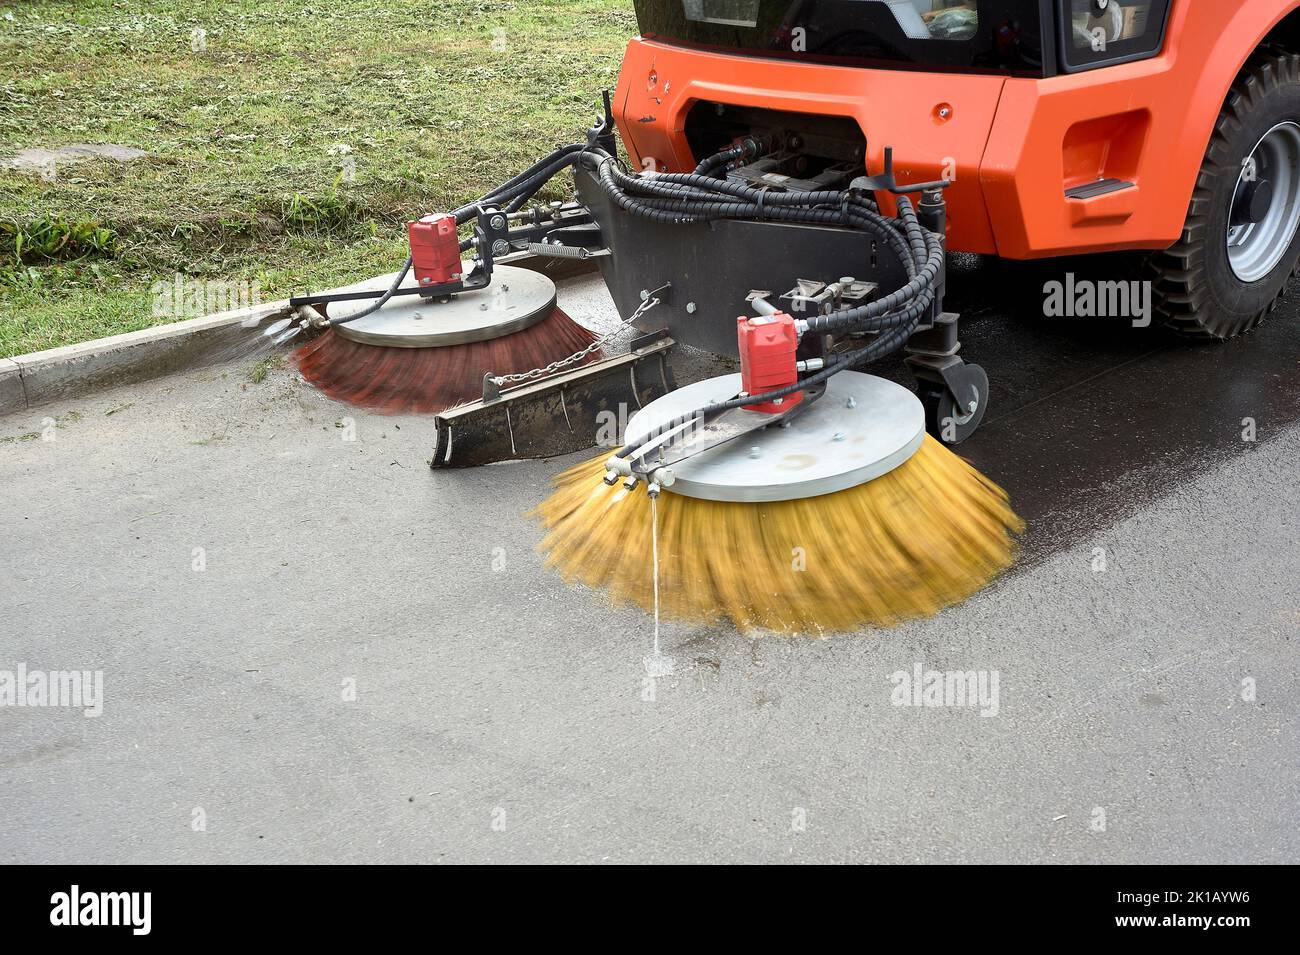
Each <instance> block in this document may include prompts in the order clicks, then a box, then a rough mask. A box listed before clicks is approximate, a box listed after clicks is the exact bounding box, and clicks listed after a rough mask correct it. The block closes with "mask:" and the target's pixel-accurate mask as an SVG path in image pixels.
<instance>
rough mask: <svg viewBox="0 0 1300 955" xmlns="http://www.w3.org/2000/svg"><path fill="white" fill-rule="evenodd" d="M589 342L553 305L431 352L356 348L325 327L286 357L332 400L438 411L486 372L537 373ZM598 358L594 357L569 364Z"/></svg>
mask: <svg viewBox="0 0 1300 955" xmlns="http://www.w3.org/2000/svg"><path fill="white" fill-rule="evenodd" d="M595 339H596V336H595V335H593V334H592V333H591V332H590V331H588V330H587V329H585V328H583V327H582V326H581V325H579V324H578V323H577V322H575V321H574V320H573V319H571V318H570V317H569V316H568V315H566V314H565V313H564V311H563V310H562V309H559V308H556V309H553V310H552V311H551V314H550V315H548V316H547V317H546V318H545V319H543V320H542V321H540V322H538V323H537V324H536V325H533V326H531V327H529V328H525V329H523V330H522V331H518V332H515V333H514V334H512V335H506V336H503V337H501V338H496V339H492V340H491V341H484V342H472V343H469V344H462V345H445V346H438V347H430V348H393V347H385V346H380V345H363V344H361V343H359V342H354V341H349V340H348V339H346V338H344V337H342V336H341V335H339V334H338V333H337V332H335V331H334V330H333V329H330V330H328V331H326V332H325V333H324V334H322V335H321V336H320V337H318V338H316V339H314V340H313V341H311V342H308V343H307V344H306V345H303V346H302V347H301V348H299V349H298V350H297V351H296V352H294V355H293V360H294V362H295V364H297V366H298V370H299V371H300V372H301V373H302V376H303V378H305V379H306V380H307V381H308V382H310V383H311V384H312V385H314V386H315V387H316V388H319V389H320V390H321V391H322V392H324V393H325V394H326V395H328V396H329V397H331V398H333V399H334V400H335V401H342V402H345V403H347V404H350V405H356V406H357V407H361V408H367V409H370V410H372V411H376V412H379V413H380V414H411V413H415V414H437V413H438V412H441V411H445V410H446V409H448V408H451V407H454V406H455V405H458V404H463V403H465V402H467V401H473V400H475V399H477V398H480V397H482V395H483V376H484V375H486V374H489V373H490V374H493V375H512V374H518V373H520V372H525V371H531V370H532V369H534V368H542V367H544V366H546V365H549V364H550V363H551V362H553V361H557V360H559V359H561V358H566V357H568V356H569V355H572V354H574V353H575V352H579V351H581V350H582V349H584V348H586V347H587V346H588V345H590V344H591V343H592V342H593V341H595ZM600 357H601V356H600V353H599V352H594V353H592V354H591V355H588V356H586V357H585V358H584V359H582V360H581V361H579V362H575V363H574V365H573V367H575V368H576V367H578V366H579V365H583V364H587V363H588V362H591V361H595V360H596V359H598V358H600Z"/></svg>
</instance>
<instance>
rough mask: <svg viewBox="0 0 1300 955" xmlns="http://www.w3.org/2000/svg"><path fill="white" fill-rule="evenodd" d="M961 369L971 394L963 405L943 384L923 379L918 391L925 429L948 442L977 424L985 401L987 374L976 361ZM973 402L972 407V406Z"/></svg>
mask: <svg viewBox="0 0 1300 955" xmlns="http://www.w3.org/2000/svg"><path fill="white" fill-rule="evenodd" d="M962 371H963V372H964V373H965V374H966V375H967V376H968V378H969V386H970V390H971V392H972V393H973V397H971V398H969V399H968V400H967V404H966V406H965V407H964V408H963V407H958V405H957V402H956V400H954V398H953V396H952V392H950V391H949V390H948V389H947V388H942V387H940V386H938V385H934V384H931V383H929V382H925V383H924V384H922V386H921V388H920V390H919V391H918V393H917V394H918V396H919V397H920V399H921V404H923V405H924V406H925V430H927V431H929V432H930V433H931V434H932V435H934V436H935V437H936V438H938V439H939V440H940V441H942V442H943V443H944V444H946V445H949V446H952V445H958V444H961V443H962V442H963V441H965V440H966V439H967V438H969V437H970V436H971V435H972V434H974V433H975V429H976V428H978V427H979V426H980V422H981V421H983V420H984V412H985V410H986V409H987V408H988V405H989V376H988V373H987V372H985V371H984V369H983V368H981V367H980V366H979V365H971V364H967V365H965V366H964V367H963V368H962ZM972 405H973V407H972Z"/></svg>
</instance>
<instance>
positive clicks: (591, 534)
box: [534, 312, 1023, 635]
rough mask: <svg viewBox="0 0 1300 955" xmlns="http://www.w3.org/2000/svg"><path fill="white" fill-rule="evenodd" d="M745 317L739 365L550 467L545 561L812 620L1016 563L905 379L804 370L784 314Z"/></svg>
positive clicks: (968, 582)
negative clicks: (620, 442)
mask: <svg viewBox="0 0 1300 955" xmlns="http://www.w3.org/2000/svg"><path fill="white" fill-rule="evenodd" d="M739 326H740V357H741V374H739V375H728V376H724V377H721V378H714V379H709V380H707V381H703V382H697V383H696V384H693V385H689V386H687V387H685V388H681V389H679V390H677V391H675V392H671V393H669V394H668V395H666V396H664V397H663V398H660V399H658V400H657V401H655V402H653V403H651V404H650V405H648V406H647V407H646V408H644V409H642V410H641V411H640V412H638V413H637V415H636V416H634V417H633V418H632V420H631V421H630V422H629V423H628V427H627V438H626V440H627V444H626V447H625V448H624V449H623V450H622V451H620V452H619V453H618V454H616V455H614V456H613V457H608V458H603V459H602V458H597V459H594V460H592V461H589V462H586V463H584V464H581V465H578V466H577V467H575V468H572V469H570V470H568V471H566V472H564V473H563V474H561V475H560V476H559V477H558V478H557V479H556V491H555V493H554V494H553V495H552V496H551V497H550V498H549V499H548V500H546V501H545V502H544V503H543V504H542V505H541V506H540V507H538V508H537V510H536V511H535V512H534V516H536V517H537V518H538V519H539V520H540V521H541V523H542V525H543V526H544V527H545V528H546V530H547V533H546V535H545V537H544V538H543V540H542V542H541V549H542V550H543V551H544V552H545V553H546V554H547V555H548V556H547V563H548V565H550V566H551V567H553V568H555V569H557V570H559V572H560V573H561V574H562V575H563V576H564V577H565V579H566V580H568V581H570V582H572V583H576V582H581V583H585V584H587V585H589V586H592V587H598V588H603V589H605V590H607V591H608V592H609V594H610V596H611V597H612V598H613V600H614V601H615V602H616V603H622V602H628V601H631V602H633V603H635V604H638V605H639V606H641V607H643V608H645V609H646V610H651V609H654V608H656V607H657V608H658V609H659V611H660V612H662V613H663V614H664V615H666V616H668V617H675V618H679V619H682V620H685V621H688V622H692V623H700V624H709V623H716V622H718V621H722V620H730V621H731V623H733V624H734V625H735V626H736V627H737V628H738V629H740V630H742V631H749V630H755V629H761V630H772V631H778V632H786V633H791V632H795V633H809V634H813V635H820V634H823V633H826V632H833V631H841V630H849V629H854V628H857V627H861V626H864V625H866V626H891V625H894V624H897V623H900V622H902V621H905V620H908V619H911V618H915V617H922V616H928V615H931V614H934V613H937V612H938V611H939V610H941V609H942V608H944V607H946V606H948V605H950V604H954V603H957V602H959V601H962V600H965V599H966V598H968V597H970V596H971V595H972V594H974V593H975V592H976V591H978V590H979V589H981V588H982V587H984V586H985V585H986V584H987V583H988V582H989V581H991V580H992V579H993V578H994V577H996V576H997V575H998V574H999V573H1001V572H1002V571H1003V570H1005V569H1006V568H1007V567H1008V566H1010V564H1011V562H1012V559H1013V557H1014V555H1015V540H1014V538H1015V535H1016V534H1018V533H1019V532H1020V531H1021V530H1022V529H1023V525H1022V523H1021V521H1020V519H1019V518H1018V517H1017V516H1016V515H1015V513H1014V511H1012V509H1011V507H1010V504H1009V502H1008V500H1007V496H1006V494H1005V493H1004V492H1003V491H1002V489H1001V488H999V487H998V486H997V485H995V484H994V483H993V482H991V481H989V480H988V479H987V478H985V477H984V476H983V475H981V474H980V473H979V472H978V471H976V470H975V469H974V468H973V467H971V466H970V465H969V464H967V463H966V462H965V461H963V460H962V459H961V458H959V457H957V455H955V454H953V453H952V452H951V451H949V450H948V449H947V448H946V447H944V446H943V445H942V444H940V443H939V442H938V441H937V440H935V439H934V438H933V437H931V436H930V435H929V434H927V433H926V430H925V429H926V422H925V409H924V407H923V406H922V404H921V402H920V400H919V399H918V398H917V397H916V395H914V394H913V393H912V392H910V391H908V390H907V389H905V388H903V387H902V386H901V385H897V384H895V383H893V382H891V381H887V380H885V379H883V378H877V377H874V376H872V375H866V374H863V373H861V372H856V371H850V370H844V369H840V368H837V367H827V368H821V369H820V370H819V373H818V374H815V375H812V376H810V377H808V378H805V379H803V380H799V379H798V378H797V372H798V371H799V370H814V368H813V363H810V362H802V363H800V362H797V361H796V360H795V355H796V349H797V347H798V328H797V324H796V322H795V321H794V320H793V319H792V318H791V317H790V316H789V315H786V314H783V313H780V312H775V313H774V314H771V315H767V316H764V317H761V318H751V319H744V318H742V319H740V320H739ZM889 337H890V336H885V338H884V339H883V340H882V341H880V342H879V343H878V344H877V345H874V346H870V347H871V348H875V349H879V350H883V349H886V348H888V347H890V346H891V342H890V341H889ZM849 360H850V361H851V360H852V359H849ZM800 365H802V366H803V367H802V369H800ZM832 376H833V377H832ZM731 396H735V397H731ZM602 473H603V475H604V477H603V480H602ZM621 477H625V478H626V480H625V481H623V483H622V487H615V485H617V484H619V479H620V478H621ZM641 482H644V483H645V485H646V490H647V494H648V495H649V497H651V498H652V499H654V502H655V506H654V507H647V506H646V502H645V501H644V499H642V498H641V496H640V495H639V494H636V493H635V492H636V489H637V487H638V486H639V484H640V483H641ZM652 522H653V523H652ZM656 541H657V546H656ZM654 554H657V555H658V557H657V560H656V558H653V557H652V558H650V559H649V560H647V555H654ZM656 572H657V576H656Z"/></svg>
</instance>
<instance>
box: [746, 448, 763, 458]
mask: <svg viewBox="0 0 1300 955" xmlns="http://www.w3.org/2000/svg"><path fill="white" fill-rule="evenodd" d="M762 453H763V449H762V448H750V449H749V456H750V457H751V458H757V457H758V456H759V455H761V454H762Z"/></svg>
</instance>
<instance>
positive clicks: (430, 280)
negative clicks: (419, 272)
mask: <svg viewBox="0 0 1300 955" xmlns="http://www.w3.org/2000/svg"><path fill="white" fill-rule="evenodd" d="M432 281H433V279H431V278H429V276H427V275H426V276H425V277H424V278H422V279H420V284H421V285H428V284H429V283H430V282H432Z"/></svg>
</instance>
